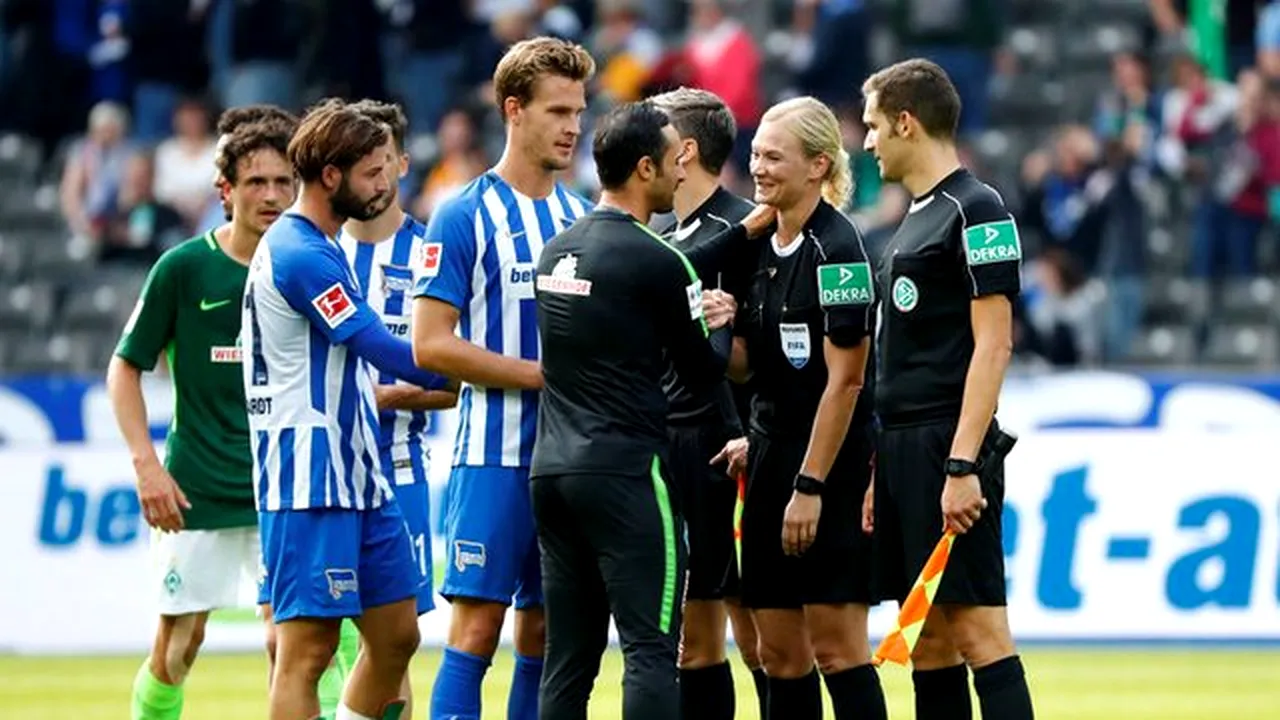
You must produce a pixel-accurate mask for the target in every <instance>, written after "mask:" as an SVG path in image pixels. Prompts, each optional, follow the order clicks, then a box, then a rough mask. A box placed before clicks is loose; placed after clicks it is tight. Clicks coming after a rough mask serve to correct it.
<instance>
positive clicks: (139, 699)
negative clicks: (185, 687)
mask: <svg viewBox="0 0 1280 720" xmlns="http://www.w3.org/2000/svg"><path fill="white" fill-rule="evenodd" d="M150 665H151V660H150V658H148V659H147V661H146V662H144V663H142V667H141V668H139V669H138V674H137V675H136V676H135V677H134V678H133V714H132V715H131V717H132V720H178V718H180V717H182V686H181V685H166V684H164V683H162V682H160V681H159V680H157V679H156V678H155V676H154V675H152V674H151V667H150Z"/></svg>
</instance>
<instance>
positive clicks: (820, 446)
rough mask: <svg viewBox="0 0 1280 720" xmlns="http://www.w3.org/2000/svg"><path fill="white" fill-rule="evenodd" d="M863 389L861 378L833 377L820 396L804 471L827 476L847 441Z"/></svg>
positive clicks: (813, 475)
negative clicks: (845, 440) (846, 436)
mask: <svg viewBox="0 0 1280 720" xmlns="http://www.w3.org/2000/svg"><path fill="white" fill-rule="evenodd" d="M861 391H862V382H861V381H859V380H854V379H852V378H849V379H839V378H831V379H829V380H828V381H827V386H826V388H824V389H823V390H822V397H821V398H820V399H819V400H818V414H817V416H816V417H815V418H814V420H813V430H811V431H810V433H809V448H808V449H807V450H806V451H805V455H804V462H803V463H801V465H800V472H801V473H803V474H804V475H808V476H809V477H811V478H814V479H815V480H824V481H825V480H826V479H827V473H829V472H831V466H832V465H834V464H835V461H836V455H838V454H839V453H840V448H841V447H842V446H843V445H844V438H845V435H846V434H848V432H849V422H850V421H851V420H852V419H853V410H854V408H855V407H856V406H857V404H858V394H859V393H860V392H861Z"/></svg>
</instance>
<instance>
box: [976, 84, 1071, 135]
mask: <svg viewBox="0 0 1280 720" xmlns="http://www.w3.org/2000/svg"><path fill="white" fill-rule="evenodd" d="M1066 98H1067V92H1066V88H1065V87H1064V86H1063V84H1062V83H1061V82H1059V81H1057V80H1049V79H1046V78H1045V77H1044V76H1042V75H1040V74H1038V73H1023V74H1020V75H1017V76H1015V77H1012V78H1009V79H1008V82H1003V83H999V84H998V85H997V86H996V87H995V89H994V90H993V91H992V93H991V116H992V117H997V118H1000V121H1001V122H1002V123H1009V124H1017V125H1032V126H1042V127H1043V126H1050V125H1056V124H1058V122H1060V121H1061V119H1062V110H1063V106H1064V105H1065V103H1066Z"/></svg>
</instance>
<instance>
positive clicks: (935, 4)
mask: <svg viewBox="0 0 1280 720" xmlns="http://www.w3.org/2000/svg"><path fill="white" fill-rule="evenodd" d="M1008 5H1009V3H1008V2H1007V0H893V7H892V12H893V15H892V25H893V29H894V32H895V34H896V35H897V39H898V42H899V44H900V45H901V47H902V54H904V55H906V56H908V57H924V58H928V59H929V60H932V61H934V62H936V63H937V64H938V65H940V66H942V69H944V70H946V71H947V74H948V75H950V76H951V80H952V82H953V83H955V86H956V91H957V92H959V93H960V104H961V111H960V135H961V136H962V137H964V136H972V135H973V134H974V133H977V132H980V131H982V130H983V129H985V128H986V126H987V93H988V90H989V89H990V86H991V75H992V70H993V68H994V67H995V55H996V50H997V48H999V47H1000V45H1001V43H1003V42H1004V31H1005V28H1004V23H1005V22H1006V21H1007V19H1008V17H1009V12H1008V10H1009V8H1008Z"/></svg>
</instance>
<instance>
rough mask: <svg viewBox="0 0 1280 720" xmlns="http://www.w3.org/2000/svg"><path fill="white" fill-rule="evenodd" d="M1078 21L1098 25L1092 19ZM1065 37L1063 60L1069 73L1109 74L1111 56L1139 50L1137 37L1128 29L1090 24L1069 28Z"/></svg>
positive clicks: (1121, 25)
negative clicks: (1101, 72)
mask: <svg viewBox="0 0 1280 720" xmlns="http://www.w3.org/2000/svg"><path fill="white" fill-rule="evenodd" d="M1081 20H1082V21H1083V22H1090V23H1096V22H1097V20H1096V19H1094V18H1092V17H1090V18H1081ZM1067 34H1068V37H1067V38H1066V41H1065V43H1064V45H1065V48H1064V49H1065V53H1064V60H1065V61H1066V62H1067V63H1068V67H1070V68H1071V70H1072V72H1078V71H1081V70H1088V71H1109V70H1110V69H1111V58H1112V56H1113V55H1115V54H1116V53H1117V52H1120V51H1122V50H1133V49H1135V48H1137V47H1138V46H1139V38H1138V33H1137V31H1136V30H1135V29H1134V28H1133V26H1131V25H1125V24H1112V23H1108V24H1090V25H1087V26H1084V27H1081V28H1078V29H1077V28H1076V27H1075V26H1074V25H1070V26H1068V33H1067Z"/></svg>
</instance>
